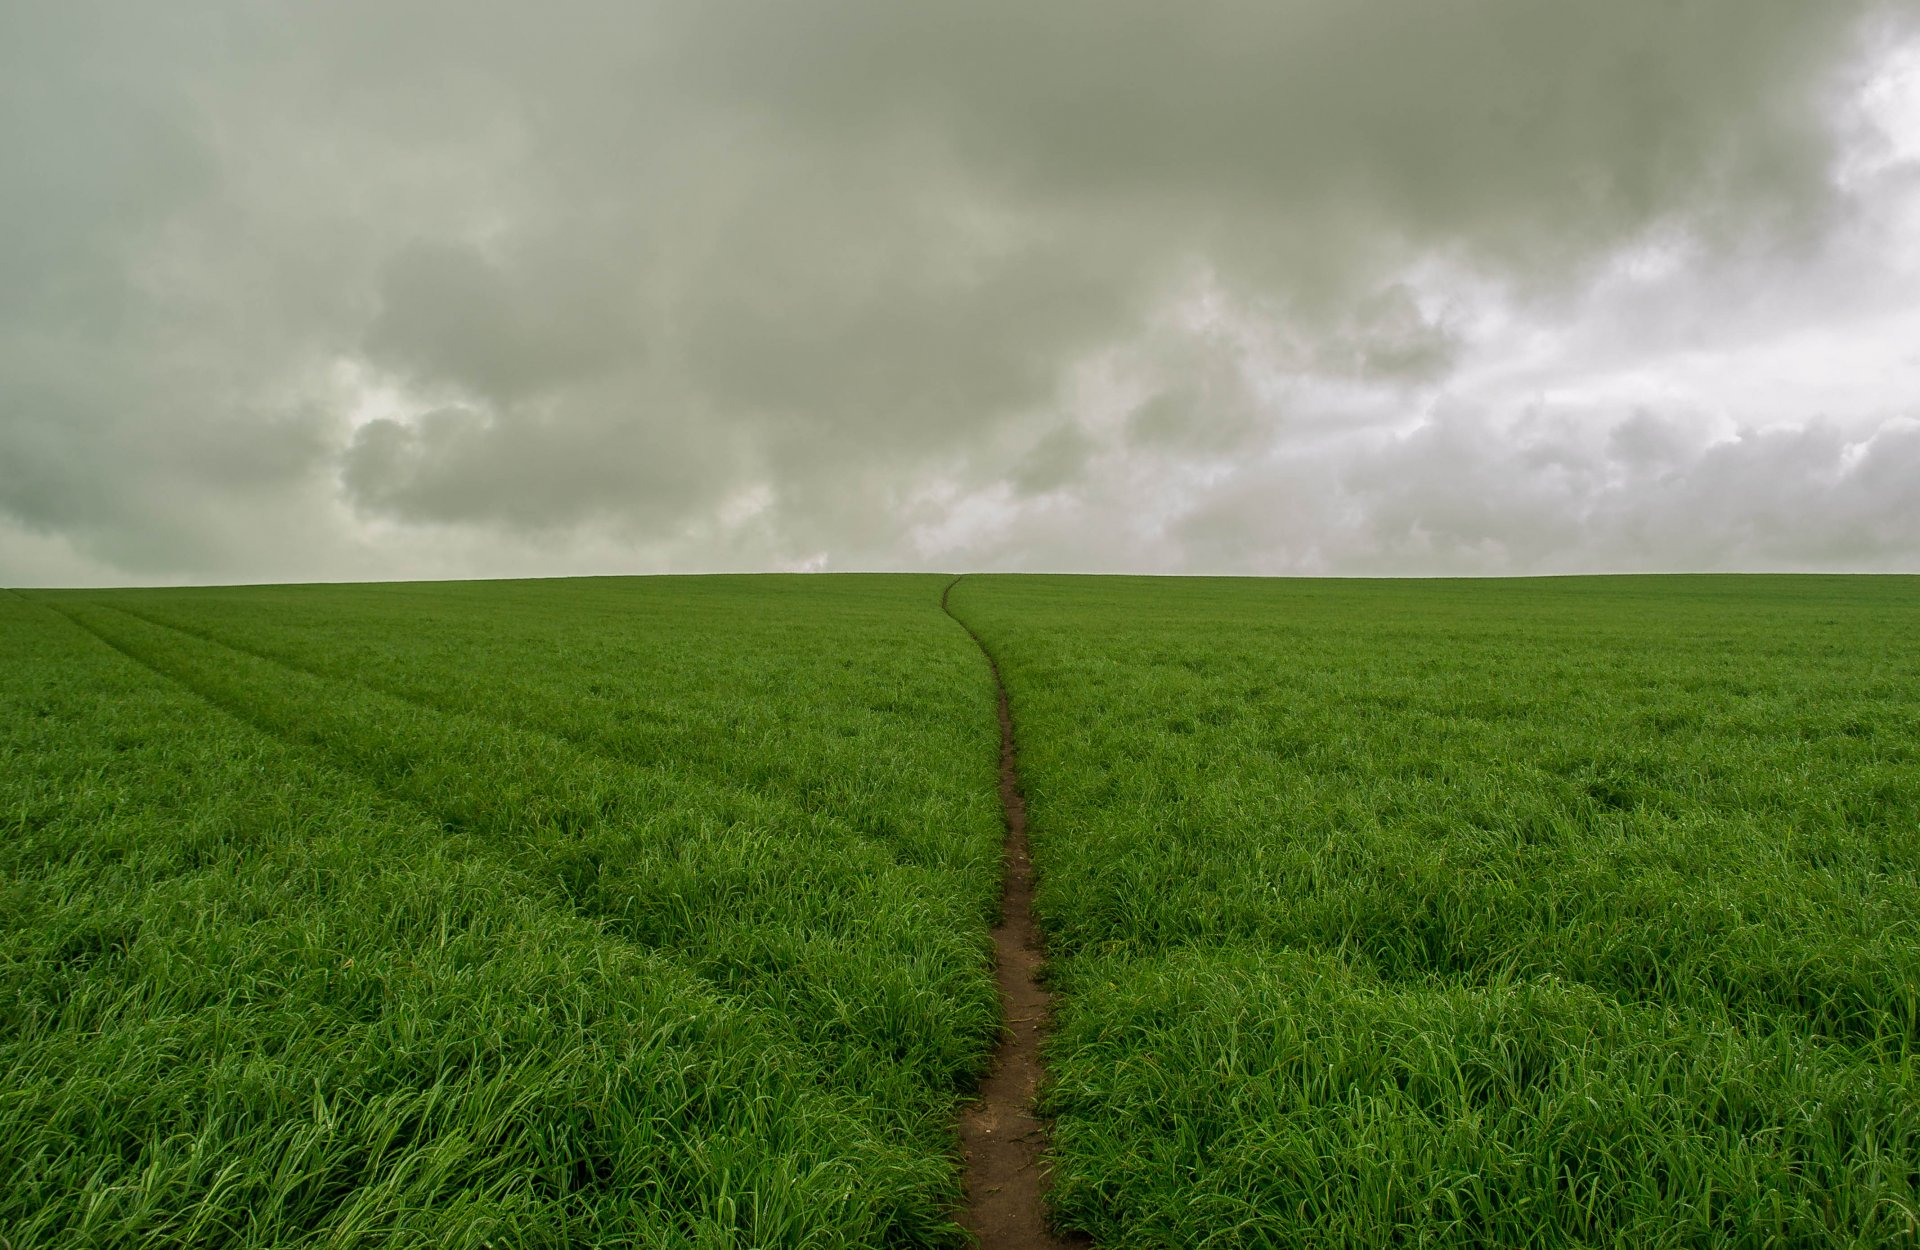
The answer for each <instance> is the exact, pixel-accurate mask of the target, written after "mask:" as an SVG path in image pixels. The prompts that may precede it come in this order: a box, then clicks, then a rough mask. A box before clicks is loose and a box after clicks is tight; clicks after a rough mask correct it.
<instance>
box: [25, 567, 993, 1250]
mask: <svg viewBox="0 0 1920 1250" xmlns="http://www.w3.org/2000/svg"><path fill="white" fill-rule="evenodd" d="M943 584H944V579H934V578H908V577H900V578H886V579H865V578H836V579H804V578H753V579H713V580H699V581H648V580H633V581H620V582H609V581H579V582H570V583H519V584H513V583H497V584H489V585H479V584H467V585H416V586H392V587H380V588H303V589H260V590H233V591H180V592H158V591H155V592H124V593H100V594H37V593H36V594H33V595H32V597H31V601H28V600H26V599H22V598H19V597H13V596H7V595H4V594H0V638H3V639H4V645H5V653H6V656H7V660H8V662H7V664H6V666H5V668H4V670H3V671H0V731H3V732H4V746H3V747H0V760H3V761H4V766H3V771H0V778H3V779H4V780H3V782H0V784H3V785H4V792H3V793H0V821H3V822H4V824H3V825H0V828H4V829H5V831H6V837H5V839H4V850H3V851H0V856H3V857H0V873H4V878H3V881H4V885H3V887H0V888H3V889H4V894H3V895H0V898H4V908H5V913H4V915H5V931H6V937H7V945H6V954H5V961H4V976H5V984H4V986H3V987H0V1002H4V1003H5V1004H6V1009H5V1012H4V1021H3V1022H0V1071H4V1072H5V1074H6V1075H5V1077H4V1078H3V1079H4V1089H3V1090H0V1176H7V1177H9V1178H11V1180H10V1183H9V1184H8V1185H6V1186H5V1187H4V1188H0V1237H4V1238H5V1239H6V1243H5V1244H7V1245H10V1246H11V1247H14V1248H16V1250H17V1248H19V1247H24V1246H29V1245H34V1246H38V1245H47V1246H65V1245H114V1246H120V1245H125V1246H135V1245H140V1246H147V1245H165V1244H171V1245H183V1246H185V1245H192V1246H208V1245H249V1246H268V1245H274V1246H279V1245H290V1244H312V1245H328V1246H364V1245H387V1244H391V1245H414V1246H469V1245H470V1246H479V1245H482V1244H485V1243H487V1242H489V1241H491V1242H492V1244H494V1245H496V1246H561V1245H594V1244H617V1245H628V1244H638V1245H648V1246H652V1245H658V1246H678V1245H688V1244H692V1245H798V1244H802V1243H805V1244H813V1245H821V1246H828V1245H868V1246H882V1245H901V1244H915V1243H918V1242H923V1241H931V1240H939V1239H941V1238H943V1237H946V1236H949V1235H950V1230H951V1223H950V1220H949V1219H948V1213H949V1211H950V1209H951V1207H952V1205H953V1202H954V1201H955V1197H956V1193H957V1182H956V1178H955V1174H954V1170H953V1167H952V1165H951V1163H950V1161H949V1158H948V1153H949V1151H950V1149H951V1131H952V1130H951V1121H952V1116H953V1113H954V1108H955V1105H956V1100H957V1098H958V1097H959V1096H960V1095H961V1094H962V1093H963V1092H964V1090H965V1088H966V1087H967V1085H968V1084H969V1082H970V1081H971V1080H972V1078H973V1075H974V1073H975V1072H976V1070H977V1069H978V1067H979V1066H980V1063H981V1061H982V1057H983V1055H984V1054H985V1053H986V1052H987V1050H988V1048H989V1047H990V1045H991V1043H992V1040H993V1037H994V1031H995V1028H996V1024H997V1010H998V1008H997V1004H996V1000H995V998H994V990H993V985H992V982H991V979H990V976H989V972H988V969H987V966H986V959H987V943H986V936H985V933H986V928H987V925H988V921H989V918H990V916H991V914H992V912H993V909H994V905H995V890H996V888H997V884H998V873H999V839H1000V836H1001V830H1000V815H999V809H998V806H997V801H996V799H995V794H994V785H995V767H996V758H997V746H998V743H997V734H998V730H997V727H996V724H995V720H994V711H993V686H992V682H991V678H990V676H989V674H988V672H987V670H986V667H985V665H984V663H983V662H982V661H981V659H980V655H979V652H978V651H977V650H976V649H975V648H974V646H973V644H972V643H971V642H970V641H969V640H968V639H967V637H966V635H965V634H964V633H963V632H962V631H960V630H959V629H957V628H956V627H954V625H953V623H952V622H951V621H950V620H948V619H947V618H946V617H944V616H943V615H942V614H941V613H940V612H939V610H938V606H937V601H938V597H939V593H940V588H941V586H942V585H943Z"/></svg>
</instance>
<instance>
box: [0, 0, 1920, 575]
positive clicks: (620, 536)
mask: <svg viewBox="0 0 1920 1250" xmlns="http://www.w3.org/2000/svg"><path fill="white" fill-rule="evenodd" d="M0 158H4V161H5V168H6V169H7V171H8V174H7V176H6V177H5V178H4V179H0V221H3V222H4V225H5V229H4V231H0V582H4V583H13V584H28V583H78V582H98V581H227V580H300V579H310V578H341V577H350V578H358V577H366V578H376V577H392V576H473V575H495V574H542V573H570V572H648V571H682V570H697V569H750V568H956V569H958V568H1010V569H1018V568H1057V569H1084V570H1092V571H1104V570H1134V571H1150V572H1245V573H1294V572H1306V573H1531V572H1574V571H1593V570H1608V569H1730V568H1743V569H1762V568H1766V569H1771V568H1833V569H1906V570H1913V569H1920V503H1916V498H1920V346H1917V345H1920V8H1917V7H1916V6H1915V5H1914V4H1912V3H1910V2H1906V3H1896V2H1891V0H1881V2H1875V0H1827V2H1824V3H1820V4H1806V3H1799V2H1797V0H1795V2H1787V0H1621V2H1619V3H1611V4H1604V5H1601V4H1581V5H1574V4H1540V3H1537V2H1535V0H1449V2H1448V3H1433V2H1431V0H1388V2H1383V3H1378V4H1364V5H1361V4H1352V3H1346V2H1345V0H1285V2H1279V3H1260V4H1254V3H1243V2H1240V0H1203V2H1201V3H1194V4H1187V5H1177V6H1168V5H1164V4H1157V3H1145V2H1144V0H1142V2H1137V3H1136V2H1134V0H1098V2H1096V0H1061V2H1059V3H1051V4H1044V5H1035V4H1015V3H999V2H997V0H983V2H981V3H973V4H967V5H943V6H932V5H902V4H898V3H891V2H883V0H812V2H810V3H805V4H792V3H777V4H776V3H771V2H767V3H743V4H735V5H715V4H706V3H690V2H688V3H682V2H679V0H667V2H664V3H656V4H604V5H601V4H576V3H567V4H560V5H552V6H524V5H510V4H505V3H498V4H495V3H461V4H452V3H445V4H417V5H405V6H396V5H382V4H373V3H352V2H345V3H338V4H330V5H325V6H305V7H301V8H298V9H296V8H291V7H288V8H280V7H272V6H260V5H254V4H243V3H238V2H237V0H236V2H232V3H219V2H214V0H185V2H183V3H180V4H170V5H142V6H136V5H106V4H89V3H75V4H64V5H57V6H55V5H43V6H30V5H15V6H11V7H10V8H9V9H8V11H7V12H6V14H5V15H4V16H0Z"/></svg>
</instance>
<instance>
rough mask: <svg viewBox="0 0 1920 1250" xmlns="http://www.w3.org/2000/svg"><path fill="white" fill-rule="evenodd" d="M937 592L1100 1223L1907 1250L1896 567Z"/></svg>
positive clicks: (1916, 870) (1912, 787) (1912, 971)
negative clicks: (1011, 773) (1864, 574)
mask: <svg viewBox="0 0 1920 1250" xmlns="http://www.w3.org/2000/svg"><path fill="white" fill-rule="evenodd" d="M953 602H954V607H955V611H956V612H958V613H959V614H961V615H962V616H964V617H966V619H968V620H969V622H970V623H972V624H973V625H974V626H975V627H976V628H977V629H979V630H980V632H981V634H982V636H983V637H984V638H985V639H986V641H987V643H988V645H989V646H990V647H991V648H992V649H993V651H994V654H995V656H996V658H997V659H998V661H999V664H1000V668H1001V671H1002V674H1003V677H1004V679H1005V681H1006V683H1007V685H1008V688H1009V690H1010V693H1011V698H1012V704H1013V714H1014V719H1015V721H1016V723H1017V724H1018V725H1019V731H1020V742H1021V749H1022V760H1021V768H1022V774H1023V777H1024V780H1025V786H1026V791H1027V797H1028V803H1029V813H1030V817H1031V821H1032V825H1031V836H1032V840H1033V846H1034V856H1035V863H1036V869H1037V871H1038V874H1039V879H1040V890H1039V896H1038V899H1037V902H1036V907H1037V911H1038V913H1039V919H1040V923H1041V927H1042V928H1043V929H1044V930H1045V931H1046V932H1047V934H1048V935H1049V942H1050V953H1051V955H1052V956H1053V959H1054V973H1053V975H1054V985H1055V988H1056V989H1057V990H1058V991H1060V995H1061V996H1060V998H1059V999H1058V1000H1057V1006H1056V1011H1057V1015H1058V1025H1057V1032H1056V1034H1055V1036H1054V1039H1053V1045H1052V1048H1051V1050H1050V1053H1049V1060H1050V1068H1051V1073H1052V1079H1053V1084H1052V1087H1051V1090H1050V1092H1049V1094H1048V1095H1047V1100H1046V1101H1047V1106H1048V1109H1049V1110H1050V1111H1051V1112H1052V1113H1053V1114H1054V1115H1055V1116H1056V1117H1057V1119H1056V1120H1055V1123H1054V1129H1053V1134H1054V1135H1053V1146H1054V1150H1055V1152H1056V1154H1057V1156H1058V1171H1057V1173H1056V1181H1055V1184H1056V1189H1055V1200H1056V1202H1057V1204H1058V1206H1059V1208H1060V1212H1061V1214H1062V1215H1063V1216H1064V1218H1065V1219H1066V1221H1067V1222H1068V1223H1070V1224H1073V1225H1075V1226H1078V1227H1082V1228H1085V1229H1087V1230H1089V1231H1090V1232H1092V1233H1093V1235H1094V1239H1095V1242H1096V1243H1097V1244H1100V1245H1105V1246H1115V1247H1117V1246H1169V1245H1214V1246H1241V1245H1246V1246H1284V1245H1301V1246H1309V1245H1310V1246H1339V1245H1348V1246H1378V1245H1457V1246H1471V1245H1539V1246H1564V1245H1603V1246H1620V1247H1656V1246H1677V1245H1698V1246H1704V1245H1740V1246H1756V1247H1758V1246H1840V1245H1847V1246H1851V1245H1907V1246H1911V1245H1914V1244H1915V1241H1916V1216H1915V1212H1916V1209H1917V1207H1920V1071H1916V1062H1920V1046H1917V1043H1920V1034H1917V1033H1916V1021H1917V1020H1920V767H1916V765H1920V583H1917V582H1916V581H1915V579H1910V578H1899V579H1895V578H1880V579H1863V578H1815V577H1794V578H1759V577H1753V578H1747V577H1713V578H1671V577H1668V578H1606V579H1566V580H1548V581H1521V582H1505V583H1502V582H1472V583H1460V582H1452V583H1449V582H1413V583H1390V582H1385V583H1383V582H1311V581H1208V580H1199V579H1193V580H1184V579H1183V580H1179V581H1160V580H1151V581H1149V580H1135V579H1118V578H1114V579H1086V578H1057V579H1056V578H982V579H972V578H970V579H968V580H966V581H964V582H962V583H961V584H960V585H959V586H958V587H956V588H955V590H954V593H953Z"/></svg>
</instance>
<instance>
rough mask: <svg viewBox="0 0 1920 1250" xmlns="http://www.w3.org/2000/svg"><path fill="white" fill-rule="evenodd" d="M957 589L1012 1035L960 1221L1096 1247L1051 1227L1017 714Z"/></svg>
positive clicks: (1040, 1007)
mask: <svg viewBox="0 0 1920 1250" xmlns="http://www.w3.org/2000/svg"><path fill="white" fill-rule="evenodd" d="M959 582H960V579H959V578H957V577H956V578H954V579H953V581H951V582H948V583H947V586H946V589H944V590H942V591H941V592H940V610H941V611H943V612H945V613H946V614H947V615H948V616H950V617H953V620H954V622H955V623H956V624H958V625H959V626H960V628H962V629H964V630H966V631H967V636H968V637H969V638H972V639H973V643H974V645H975V646H976V647H979V648H980V654H981V655H983V656H985V657H986V661H987V667H988V668H990V669H991V670H992V672H993V687H994V692H995V699H996V701H997V705H998V711H999V716H1000V808H1001V811H1002V813H1003V814H1004V815H1005V817H1006V828H1007V837H1006V843H1005V851H1004V853H1003V860H1002V862H1003V865H1004V868H1003V871H1004V874H1005V875H1004V878H1003V881H1004V884H1003V887H1002V889H1003V893H1002V895H1001V902H1000V922H999V924H998V925H996V926H995V927H994V930H993V949H994V972H995V976H996V978H997V980H998V981H999V986H1000V1005H1001V1009H1002V1011H1003V1012H1004V1014H1005V1017H1006V1030H1005V1032H1004V1033H1003V1034H1002V1035H1001V1039H1000V1045H999V1047H998V1048H997V1049H996V1050H995V1051H994V1054H993V1062H992V1067H991V1068H990V1069H989V1071H988V1073H987V1075H986V1078H985V1079H984V1080H982V1081H981V1083H980V1098H979V1100H978V1101H977V1102H975V1103H973V1104H972V1105H971V1106H969V1107H968V1108H967V1109H966V1110H965V1111H964V1112H962V1113H961V1116H960V1153H961V1158H962V1161H963V1164H964V1167H965V1174H966V1186H967V1205H966V1209H965V1210H964V1211H963V1212H961V1213H960V1216H959V1219H960V1223H961V1225H962V1226H963V1227H965V1228H966V1229H967V1231H968V1232H970V1233H972V1234H973V1235H974V1237H975V1238H976V1239H977V1240H978V1242H979V1244H980V1246H981V1247H982V1250H1054V1248H1060V1247H1084V1246H1086V1245H1087V1244H1088V1243H1087V1242H1086V1240H1085V1239H1084V1238H1081V1237H1078V1236H1062V1235H1060V1234H1058V1233H1055V1232H1053V1231H1052V1230H1051V1229H1049V1228H1048V1227H1047V1219H1046V1190H1047V1174H1046V1170H1045V1168H1044V1166H1043V1164H1042V1162H1041V1155H1042V1153H1043V1152H1044V1151H1045V1149H1046V1143H1047V1137H1046V1126H1045V1125H1043V1124H1042V1123H1041V1122H1040V1119H1039V1117H1038V1116H1036V1115H1035V1114H1034V1111H1033V1103H1034V1096H1035V1094H1036V1093H1037V1092H1038V1090H1039V1088H1040V1078H1041V1065H1040V1046H1041V1043H1042V1042H1043V1041H1044V1040H1045V1038H1046V1034H1047V1030H1048V1025H1049V1022H1050V1019H1051V1012H1050V1007H1051V1002H1052V996H1051V995H1050V994H1049V993H1048V992H1047V990H1046V988H1045V987H1044V986H1042V985H1041V984H1040V980H1039V976H1038V974H1039V971H1040V967H1041V965H1042V964H1043V963H1044V961H1045V958H1046V954H1045V948H1044V945H1043V943H1042V939H1041V934H1040V928H1039V926H1038V925H1037V924H1036V923H1035V922H1034V918H1033V863H1032V860H1031V859H1030V857H1029V855H1028V852H1027V803H1026V799H1025V798H1024V797H1022V795H1021V792H1020V766H1019V756H1018V753H1017V752H1016V750H1015V746H1014V736H1013V713H1012V710H1011V708H1010V706H1009V705H1008V702H1007V685H1006V682H1004V681H1002V680H1001V678H1000V665H999V664H998V663H997V662H996V661H995V660H994V658H993V653H992V652H991V651H988V650H987V645H986V643H984V642H982V641H981V640H980V635H979V634H977V633H975V632H974V630H973V627H972V626H971V625H969V624H967V623H966V622H965V621H963V620H961V619H960V618H959V617H958V616H955V615H954V612H953V609H952V607H951V606H949V604H948V602H947V599H948V596H949V595H951V594H952V593H953V588H954V587H955V586H956V585H958V584H959Z"/></svg>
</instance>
